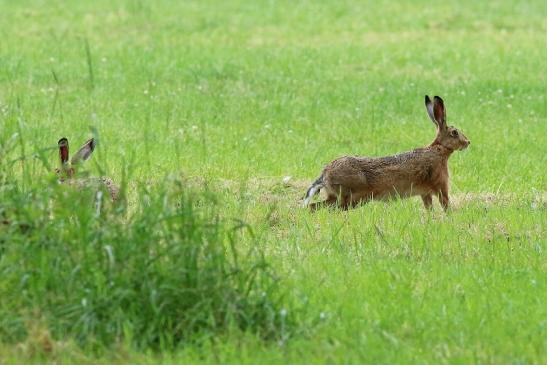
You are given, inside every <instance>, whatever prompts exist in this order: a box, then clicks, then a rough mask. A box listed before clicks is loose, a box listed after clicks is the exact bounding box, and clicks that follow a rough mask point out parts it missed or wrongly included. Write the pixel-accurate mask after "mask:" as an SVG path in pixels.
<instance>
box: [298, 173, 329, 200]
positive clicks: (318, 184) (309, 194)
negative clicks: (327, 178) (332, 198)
mask: <svg viewBox="0 0 547 365" xmlns="http://www.w3.org/2000/svg"><path fill="white" fill-rule="evenodd" d="M324 186H325V185H324V184H323V175H321V176H319V178H318V179H317V180H315V181H314V182H313V184H311V186H310V187H309V188H308V191H306V196H305V197H304V203H303V204H302V206H303V207H304V208H305V207H307V206H308V205H309V204H310V201H311V199H312V198H313V196H314V195H315V194H317V193H319V192H320V191H321V188H323V187H324Z"/></svg>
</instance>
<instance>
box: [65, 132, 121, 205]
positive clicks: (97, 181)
mask: <svg viewBox="0 0 547 365" xmlns="http://www.w3.org/2000/svg"><path fill="white" fill-rule="evenodd" d="M57 144H58V145H59V158H60V160H61V167H60V168H58V169H56V170H55V172H56V173H57V175H58V176H59V182H61V183H65V182H67V183H69V184H75V185H77V186H78V187H80V188H82V187H89V186H92V187H95V188H100V187H101V186H102V187H104V188H106V190H107V191H108V193H109V194H110V198H111V199H112V200H113V201H116V200H117V199H118V195H119V188H118V187H117V186H116V185H115V184H114V183H113V182H112V180H111V179H109V178H107V177H87V178H77V179H74V175H75V173H76V170H75V168H76V167H77V166H78V164H80V163H82V162H83V161H86V160H88V159H89V158H90V157H91V154H92V153H93V151H94V150H95V145H96V143H95V140H94V139H93V138H91V139H90V140H89V141H87V142H86V143H84V145H83V146H82V147H80V149H79V150H78V152H76V154H75V155H74V156H72V159H71V160H70V162H69V161H68V157H69V152H68V139H66V138H61V139H60V140H59V142H57Z"/></svg>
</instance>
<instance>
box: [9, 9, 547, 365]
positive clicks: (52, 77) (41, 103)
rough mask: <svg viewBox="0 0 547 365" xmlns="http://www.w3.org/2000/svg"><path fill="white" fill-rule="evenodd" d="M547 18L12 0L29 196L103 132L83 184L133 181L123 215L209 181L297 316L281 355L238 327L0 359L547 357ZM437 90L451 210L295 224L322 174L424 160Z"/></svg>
mask: <svg viewBox="0 0 547 365" xmlns="http://www.w3.org/2000/svg"><path fill="white" fill-rule="evenodd" d="M545 14H547V5H546V4H545V2H542V1H528V2H512V1H493V2H479V1H468V0H464V1H460V2H458V4H457V5H452V4H449V3H439V2H426V1H415V2H391V1H380V2H377V1H374V2H372V1H364V2H359V3H358V4H354V3H353V2H349V1H325V2H308V1H304V2H299V3H297V4H295V3H293V2H288V1H276V2H268V1H256V2H237V1H227V2H220V1H188V2H176V3H175V2H167V1H155V2H148V1H136V0H135V1H129V0H128V1H120V2H113V1H94V2H72V3H70V4H66V3H65V2H60V1H57V2H56V1H18V2H11V1H0V37H1V38H0V39H2V41H0V123H1V124H0V137H1V146H2V149H0V151H1V154H0V159H3V161H2V165H1V166H2V168H3V169H7V170H9V172H8V173H7V174H8V175H9V176H10V177H13V178H14V179H16V181H17V182H18V184H19V185H20V186H19V188H20V190H21V192H22V194H23V196H24V193H25V192H28V191H33V190H32V189H36V187H37V186H40V184H43V185H44V186H46V187H47V186H49V185H50V182H51V181H52V176H53V172H52V169H53V167H54V166H56V162H57V161H56V158H57V152H56V150H55V149H54V148H53V147H55V143H56V141H57V140H58V139H59V138H60V137H62V136H66V137H68V138H69V141H70V142H71V146H72V148H75V147H76V146H77V145H78V144H80V143H83V142H84V141H85V140H86V139H87V138H88V137H89V136H90V135H91V131H90V128H89V127H90V126H92V127H94V128H95V129H96V131H97V133H98V136H99V138H100V141H99V145H98V147H97V150H96V152H95V156H94V157H93V159H92V160H91V161H89V163H88V166H87V167H88V169H89V170H91V171H92V172H94V173H97V174H99V172H100V171H104V173H105V174H108V175H109V176H111V177H112V178H113V179H114V180H115V181H118V182H121V181H122V180H123V179H124V171H126V170H127V166H130V169H131V171H133V173H132V175H131V176H132V180H131V181H130V182H129V184H128V211H129V214H138V213H136V212H140V211H142V210H144V209H145V205H144V206H143V204H144V202H143V199H142V197H141V196H140V195H139V192H141V191H142V190H140V188H139V187H140V186H142V184H149V185H150V186H151V188H150V189H151V190H152V191H155V192H161V191H162V189H161V188H160V187H161V186H162V184H163V182H164V181H165V180H164V177H165V175H166V174H169V173H172V174H175V175H183V176H185V178H187V180H188V181H189V182H190V185H192V186H193V187H192V188H191V189H199V188H198V186H203V185H204V183H206V185H207V186H208V190H209V191H212V192H213V195H214V196H215V199H217V203H216V204H217V206H218V207H219V208H218V209H219V214H220V216H221V218H222V219H223V220H225V221H226V222H229V221H230V220H231V219H239V220H242V221H244V222H247V223H248V224H250V226H251V227H252V229H253V232H254V236H253V237H251V236H250V235H242V236H241V237H240V239H239V241H238V245H240V246H241V247H242V248H243V249H245V248H252V247H253V245H254V244H255V243H256V242H260V245H261V247H264V255H265V260H266V261H267V262H268V263H270V264H271V265H272V267H273V268H274V269H275V271H276V273H277V275H279V276H280V277H281V278H282V279H281V280H282V281H281V285H282V287H283V290H282V291H284V292H285V293H286V294H285V295H286V297H285V299H284V300H286V303H291V307H287V308H289V309H290V310H293V309H292V308H295V309H294V310H295V311H297V312H298V313H294V319H295V321H297V322H298V325H297V328H298V330H296V331H294V334H293V335H292V336H291V337H290V338H288V339H287V340H286V341H271V340H264V339H263V338H262V337H261V336H260V335H258V334H257V333H256V332H254V331H240V330H227V331H224V332H222V333H216V332H215V333H216V334H215V335H214V336H213V337H211V338H210V339H209V340H207V341H205V342H203V343H201V344H200V345H196V344H188V345H186V346H179V347H178V348H177V349H176V350H175V351H174V352H171V351H167V350H165V351H163V352H155V353H151V352H147V351H140V350H139V349H137V348H134V347H133V346H132V345H130V344H124V343H122V344H120V345H116V346H114V348H108V347H105V349H104V351H103V352H101V355H100V356H99V357H100V358H99V359H96V358H95V356H97V355H96V354H95V353H94V352H91V351H88V350H86V349H85V348H81V347H79V346H78V345H77V344H76V341H77V340H78V339H77V338H71V337H69V336H67V337H66V338H55V339H54V349H55V350H54V352H53V353H48V352H47V351H46V352H44V351H42V350H40V338H41V337H40V336H42V335H43V333H44V331H45V333H48V331H49V330H52V331H53V330H54V329H49V328H47V327H48V326H47V325H44V326H45V327H46V329H44V328H42V327H40V326H38V330H34V332H32V331H31V333H36V335H35V336H29V338H28V339H26V340H25V339H22V340H21V341H20V342H15V343H14V342H13V341H11V342H10V341H7V340H6V339H5V338H3V339H0V342H1V345H0V364H1V363H2V362H5V363H10V364H11V363H28V362H31V361H35V362H36V363H41V362H42V361H43V360H44V359H46V360H51V361H53V360H55V361H58V362H64V363H83V362H86V361H87V362H89V363H97V362H102V363H105V364H106V363H158V364H159V363H194V362H195V363H198V362H221V363H237V364H239V363H258V362H260V363H287V362H289V363H371V364H376V363H390V364H391V363H431V364H437V363H461V364H468V363H538V364H539V363H545V362H547V357H546V355H545V354H546V353H547V351H546V349H547V334H546V330H545V324H546V320H547V309H546V306H545V302H547V294H546V293H547V285H546V277H547V275H546V274H547V273H546V269H547V265H546V260H545V254H544V252H545V249H546V238H545V234H546V232H545V230H546V228H545V227H546V222H547V210H546V191H547V185H546V175H547V174H546V172H545V171H547V169H546V167H547V157H546V156H547V147H546V146H547V103H546V100H545V84H546V83H547V79H546V75H545V59H547V49H546V47H545V44H546V42H547V36H546V34H547V21H546V17H545ZM424 94H430V95H440V96H442V97H443V99H444V100H445V103H446V106H447V111H448V120H449V123H450V124H453V125H455V126H457V127H458V128H460V129H461V130H462V131H463V132H464V133H465V134H466V136H467V137H469V139H470V140H471V142H472V143H471V146H470V148H469V149H468V150H466V151H465V152H458V153H455V154H454V155H453V156H452V158H451V160H450V168H451V172H452V180H451V181H452V188H451V190H452V195H453V199H452V200H453V202H454V210H453V211H452V212H451V213H450V214H448V215H445V214H443V213H442V212H441V211H440V208H439V206H438V203H437V202H436V201H435V203H434V204H435V209H436V211H435V212H433V213H431V214H428V213H427V212H425V211H424V209H423V207H422V206H421V202H420V201H418V200H417V199H409V200H404V201H396V202H392V203H389V204H383V203H372V204H369V205H367V206H364V207H360V208H358V209H355V210H352V211H349V212H342V211H329V210H322V211H319V212H317V213H316V214H310V213H309V212H307V211H305V210H302V209H300V208H299V201H300V199H301V198H302V195H303V194H304V191H305V189H306V187H307V184H309V183H311V182H312V181H313V180H314V179H315V178H316V177H317V176H318V175H319V173H320V170H321V168H322V166H323V165H324V164H325V163H327V162H329V161H330V160H332V159H334V158H336V157H338V156H341V155H344V154H359V155H369V156H379V155H387V154H394V153H396V152H401V151H405V150H409V149H412V148H414V147H418V146H423V145H425V144H427V143H429V142H430V141H431V140H432V138H433V136H434V132H435V131H434V128H433V125H432V124H431V122H430V121H429V120H428V118H427V116H426V113H425V110H424V107H423V96H424ZM16 133H17V135H16V136H15V137H13V138H12V136H13V135H14V134H16ZM10 138H12V140H9V139H10ZM6 146H10V148H9V149H8V150H5V148H6ZM48 148H51V149H48ZM38 152H40V154H41V156H42V159H39V158H37V159H35V158H33V157H32V156H33V154H35V153H38ZM20 156H25V157H26V159H24V160H18V161H17V162H14V163H12V160H14V159H16V158H18V157H20ZM44 159H45V162H47V163H48V164H50V165H51V166H50V168H49V169H48V168H47V167H46V165H47V164H46V163H44ZM7 164H8V165H7ZM6 166H9V167H6ZM7 170H6V171H7ZM285 176H292V179H291V181H290V182H289V183H288V184H283V183H282V179H283V177H285ZM4 196H5V195H4ZM0 204H2V203H0ZM37 209H38V208H37ZM33 211H34V210H33ZM65 214H66V215H67V217H68V218H67V219H70V218H69V217H70V214H69V213H66V212H65ZM150 214H152V213H150ZM130 216H131V215H130ZM144 217H146V214H144ZM36 219H38V218H36ZM44 219H45V218H44ZM124 219H126V220H127V222H129V223H131V222H133V221H131V219H130V218H124ZM55 222H56V224H58V223H59V222H58V221H55ZM127 222H126V223H127ZM58 227H60V226H58ZM107 228H108V226H107ZM3 229H4V228H3V227H0V232H2V230H3ZM59 229H61V228H59ZM112 229H113V228H112ZM131 230H132V228H127V231H124V232H125V233H127V232H131ZM122 231H123V230H122ZM67 232H71V231H70V230H68V231H67ZM166 232H167V231H166ZM2 234H4V236H3V237H6V235H7V233H6V231H5V230H4V231H3V232H2ZM11 234H12V233H10V235H11ZM59 234H61V233H59ZM13 237H15V238H17V239H20V240H23V241H24V236H13ZM46 238H47V237H45V236H44V237H43V239H44V240H45V239H46ZM38 241H39V238H38ZM74 242H77V240H76V239H75V240H74ZM121 242H129V241H122V240H121V241H120V243H121ZM82 244H83V242H82ZM57 245H61V244H60V242H58V243H57ZM29 252H31V251H29ZM7 256H9V255H7V254H6V255H4V256H0V267H2V268H4V269H5V268H9V267H12V266H14V265H15V264H14V263H12V262H10V261H8V260H7V259H6V257H7ZM13 257H15V256H13ZM28 257H29V259H31V258H32V255H31V256H28ZM44 265H46V266H45V267H47V262H46V263H44ZM21 270H22V268H21ZM124 279H128V278H124ZM9 280H10V279H9V278H6V277H2V278H1V279H0V291H1V290H4V292H3V293H6V290H8V289H9V288H10V287H9V285H8V284H9V282H10V281H9ZM9 294H10V295H11V297H12V298H15V297H17V295H16V293H14V292H13V291H12V290H10V291H9ZM3 298H4V297H3V296H2V299H0V303H1V304H0V305H2V306H3V308H5V306H4V303H5V302H6V301H5V299H3ZM57 299H58V298H57ZM35 303H37V304H38V303H39V301H36V302H35ZM293 306H294V307H293ZM4 313H5V312H4ZM289 314H292V313H289ZM5 320H6V318H1V319H0V323H6V322H5ZM3 331H5V330H4V329H0V333H2V332H3ZM43 336H46V335H43ZM47 336H49V334H48V335H47ZM47 336H46V337H47Z"/></svg>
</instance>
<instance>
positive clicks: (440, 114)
mask: <svg viewBox="0 0 547 365" xmlns="http://www.w3.org/2000/svg"><path fill="white" fill-rule="evenodd" d="M433 115H434V116H435V120H436V121H437V124H439V128H446V109H445V108H444V102H443V99H441V98H440V97H439V96H435V97H434V98H433Z"/></svg>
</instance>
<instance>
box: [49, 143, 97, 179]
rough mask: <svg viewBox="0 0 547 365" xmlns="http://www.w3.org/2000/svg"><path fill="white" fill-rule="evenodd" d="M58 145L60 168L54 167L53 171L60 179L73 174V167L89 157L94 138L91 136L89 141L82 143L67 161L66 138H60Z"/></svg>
mask: <svg viewBox="0 0 547 365" xmlns="http://www.w3.org/2000/svg"><path fill="white" fill-rule="evenodd" d="M57 145H58V146H59V160H60V162H61V166H60V168H58V169H56V170H55V172H56V173H57V174H58V175H59V176H60V179H61V181H62V180H64V179H65V178H69V177H72V176H73V175H74V172H75V170H74V168H75V166H76V165H78V163H80V162H82V161H85V160H87V159H89V157H91V153H92V152H93V150H94V149H95V140H94V139H93V138H91V139H90V140H89V141H87V142H86V143H84V145H83V146H82V147H80V149H79V150H78V152H76V154H74V156H72V159H71V160H70V162H69V160H68V159H69V150H68V139H66V138H64V137H63V138H61V139H60V140H59V142H57Z"/></svg>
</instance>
